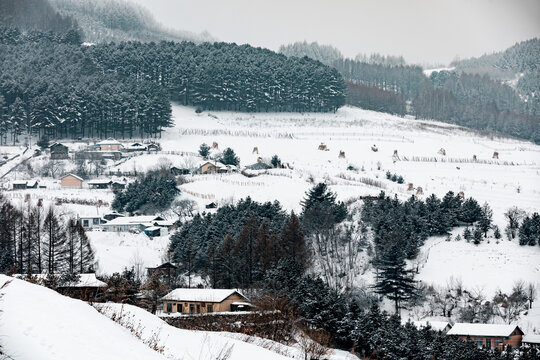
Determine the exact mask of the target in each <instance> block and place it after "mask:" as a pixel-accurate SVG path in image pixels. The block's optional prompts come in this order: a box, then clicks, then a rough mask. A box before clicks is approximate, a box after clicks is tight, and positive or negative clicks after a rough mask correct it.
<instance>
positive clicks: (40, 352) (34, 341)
mask: <svg viewBox="0 0 540 360" xmlns="http://www.w3.org/2000/svg"><path fill="white" fill-rule="evenodd" d="M9 280H12V282H11V283H10V284H8V285H7V286H6V287H4V288H3V289H2V290H0V294H1V296H2V300H1V301H0V310H1V312H0V342H1V344H2V347H3V350H4V351H5V353H6V354H7V355H8V356H10V357H11V358H13V359H17V360H35V359H40V360H64V359H65V360H71V359H80V360H85V359H88V360H95V359H134V360H135V359H141V360H154V359H155V360H164V359H166V357H165V356H163V355H161V354H159V353H157V352H155V351H153V350H151V349H150V348H149V347H148V346H146V345H145V344H143V343H142V342H141V341H140V340H139V339H137V338H136V337H135V336H133V335H132V334H130V333H129V331H128V330H126V329H124V328H123V327H121V326H120V325H118V324H116V323H114V322H113V321H111V320H109V319H108V318H106V317H105V316H103V315H101V314H100V313H98V312H97V311H96V310H95V309H94V308H92V307H91V306H90V305H88V304H87V303H85V302H83V301H79V300H74V299H71V298H68V297H65V296H62V295H60V294H58V293H57V292H55V291H53V290H50V289H47V288H45V287H42V286H39V285H33V284H30V283H28V282H26V281H23V280H18V279H13V278H10V277H8V276H5V275H0V286H2V285H4V284H5V282H6V281H9Z"/></svg>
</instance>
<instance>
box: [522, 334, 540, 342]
mask: <svg viewBox="0 0 540 360" xmlns="http://www.w3.org/2000/svg"><path fill="white" fill-rule="evenodd" d="M522 342H524V343H528V344H540V335H536V334H528V335H523V339H522Z"/></svg>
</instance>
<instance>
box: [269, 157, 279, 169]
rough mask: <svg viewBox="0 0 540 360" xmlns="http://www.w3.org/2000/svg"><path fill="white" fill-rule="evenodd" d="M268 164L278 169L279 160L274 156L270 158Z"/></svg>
mask: <svg viewBox="0 0 540 360" xmlns="http://www.w3.org/2000/svg"><path fill="white" fill-rule="evenodd" d="M270 164H272V166H273V167H275V168H277V167H280V166H281V159H280V158H279V157H278V156H277V155H274V156H272V159H271V160H270Z"/></svg>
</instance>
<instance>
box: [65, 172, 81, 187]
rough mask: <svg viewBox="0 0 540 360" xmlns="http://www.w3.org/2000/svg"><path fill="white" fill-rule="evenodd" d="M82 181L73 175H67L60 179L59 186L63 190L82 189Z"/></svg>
mask: <svg viewBox="0 0 540 360" xmlns="http://www.w3.org/2000/svg"><path fill="white" fill-rule="evenodd" d="M83 181H84V180H83V179H82V178H81V177H79V176H77V175H75V174H67V175H64V176H62V177H61V178H60V186H62V188H64V189H82V184H83Z"/></svg>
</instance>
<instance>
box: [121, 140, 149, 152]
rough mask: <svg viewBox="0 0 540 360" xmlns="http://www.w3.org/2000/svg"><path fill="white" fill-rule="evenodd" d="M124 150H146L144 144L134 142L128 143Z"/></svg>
mask: <svg viewBox="0 0 540 360" xmlns="http://www.w3.org/2000/svg"><path fill="white" fill-rule="evenodd" d="M124 150H125V151H127V152H136V151H146V146H144V145H143V144H141V143H137V142H136V143H133V144H129V145H128V146H126V147H125V148H124Z"/></svg>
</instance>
